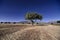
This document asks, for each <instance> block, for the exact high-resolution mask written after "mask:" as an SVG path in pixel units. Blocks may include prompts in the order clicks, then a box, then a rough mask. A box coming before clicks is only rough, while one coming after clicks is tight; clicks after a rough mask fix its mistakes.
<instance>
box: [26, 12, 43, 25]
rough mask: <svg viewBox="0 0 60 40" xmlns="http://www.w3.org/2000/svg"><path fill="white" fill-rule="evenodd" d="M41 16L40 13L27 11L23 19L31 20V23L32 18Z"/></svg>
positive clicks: (35, 18)
mask: <svg viewBox="0 0 60 40" xmlns="http://www.w3.org/2000/svg"><path fill="white" fill-rule="evenodd" d="M42 18H43V17H42V15H40V14H38V13H35V12H28V13H26V15H25V19H26V20H30V21H31V22H32V25H33V24H34V21H33V20H37V19H38V20H42Z"/></svg>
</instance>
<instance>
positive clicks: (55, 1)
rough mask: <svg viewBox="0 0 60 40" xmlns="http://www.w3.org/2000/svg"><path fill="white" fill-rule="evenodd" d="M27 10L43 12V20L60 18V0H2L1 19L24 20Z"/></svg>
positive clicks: (0, 4) (0, 0) (0, 5)
mask: <svg viewBox="0 0 60 40" xmlns="http://www.w3.org/2000/svg"><path fill="white" fill-rule="evenodd" d="M26 12H37V13H39V14H42V15H43V20H42V21H53V20H60V1H59V0H0V21H18V22H19V21H23V20H25V18H24V15H25V14H26Z"/></svg>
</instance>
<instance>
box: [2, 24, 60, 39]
mask: <svg viewBox="0 0 60 40" xmlns="http://www.w3.org/2000/svg"><path fill="white" fill-rule="evenodd" d="M59 31H60V28H59V26H52V25H49V26H35V27H27V28H25V29H21V30H18V31H17V32H14V33H12V34H7V35H5V36H3V37H1V40H60V38H59V37H60V36H59V35H60V34H59V33H60V32H59Z"/></svg>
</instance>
